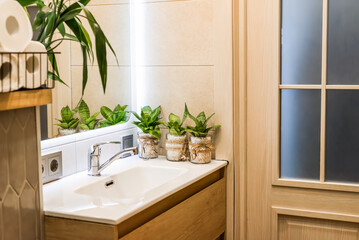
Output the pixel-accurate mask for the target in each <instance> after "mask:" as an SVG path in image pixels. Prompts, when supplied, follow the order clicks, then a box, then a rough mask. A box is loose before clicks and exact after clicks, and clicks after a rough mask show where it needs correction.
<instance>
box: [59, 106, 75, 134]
mask: <svg viewBox="0 0 359 240" xmlns="http://www.w3.org/2000/svg"><path fill="white" fill-rule="evenodd" d="M75 114H76V111H72V110H71V109H70V108H69V106H66V107H63V108H62V109H61V118H62V119H61V120H60V119H56V120H57V121H59V122H60V123H58V124H56V125H57V126H60V127H61V128H63V129H75V128H77V126H78V125H79V121H80V120H79V119H78V118H74V115H75Z"/></svg>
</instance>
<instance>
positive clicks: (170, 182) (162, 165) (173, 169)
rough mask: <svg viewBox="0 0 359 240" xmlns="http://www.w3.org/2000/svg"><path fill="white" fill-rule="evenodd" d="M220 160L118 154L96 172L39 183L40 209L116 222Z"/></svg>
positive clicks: (209, 170) (216, 166) (56, 214)
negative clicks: (198, 161) (194, 161)
mask: <svg viewBox="0 0 359 240" xmlns="http://www.w3.org/2000/svg"><path fill="white" fill-rule="evenodd" d="M226 164H227V162H226V161H212V162H211V163H209V164H192V163H190V162H170V161H167V160H166V159H165V157H159V158H158V159H151V160H147V161H144V160H142V159H140V158H138V156H132V157H128V158H125V159H120V160H117V161H115V162H114V163H112V164H111V165H110V166H108V167H107V168H106V169H105V170H104V171H103V172H102V173H101V175H102V176H99V177H95V176H88V175H87V172H86V171H84V172H80V173H77V174H74V175H70V176H68V177H64V178H62V179H60V180H58V181H55V182H52V183H48V184H46V185H44V186H43V199H44V204H43V205H44V212H45V215H47V216H54V217H62V218H71V219H78V220H84V221H92V222H99V223H107V224H118V223H120V222H122V221H124V220H126V219H127V218H129V217H131V216H133V215H135V214H136V213H138V212H140V211H142V210H144V209H146V208H147V207H149V206H151V205H153V204H155V203H156V202H158V201H160V200H162V199H164V198H166V197H167V196H170V195H171V194H173V193H175V192H177V191H179V190H181V189H183V188H185V187H187V186H189V185H190V184H192V183H194V182H196V181H198V180H199V179H201V178H203V177H205V176H207V175H209V174H210V173H212V172H214V171H216V170H218V169H220V168H222V167H224V166H225V165H226Z"/></svg>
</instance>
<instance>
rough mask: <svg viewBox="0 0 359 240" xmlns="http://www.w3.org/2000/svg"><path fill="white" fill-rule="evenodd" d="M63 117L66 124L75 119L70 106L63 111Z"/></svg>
mask: <svg viewBox="0 0 359 240" xmlns="http://www.w3.org/2000/svg"><path fill="white" fill-rule="evenodd" d="M61 117H62V119H63V120H64V121H66V122H70V121H71V119H72V117H73V113H72V111H71V109H70V108H69V106H66V107H64V108H62V109H61Z"/></svg>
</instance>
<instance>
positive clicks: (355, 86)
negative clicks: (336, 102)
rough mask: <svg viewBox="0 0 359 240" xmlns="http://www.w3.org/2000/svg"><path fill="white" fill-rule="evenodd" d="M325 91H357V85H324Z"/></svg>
mask: <svg viewBox="0 0 359 240" xmlns="http://www.w3.org/2000/svg"><path fill="white" fill-rule="evenodd" d="M326 89H338V90H339V89H343V90H359V85H326Z"/></svg>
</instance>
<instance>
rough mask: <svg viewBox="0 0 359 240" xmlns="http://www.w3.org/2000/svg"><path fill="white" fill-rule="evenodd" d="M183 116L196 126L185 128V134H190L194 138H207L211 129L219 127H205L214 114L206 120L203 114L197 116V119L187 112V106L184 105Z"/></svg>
mask: <svg viewBox="0 0 359 240" xmlns="http://www.w3.org/2000/svg"><path fill="white" fill-rule="evenodd" d="M185 114H187V115H188V116H189V117H190V118H191V119H192V120H193V121H194V122H195V124H196V126H194V127H192V126H187V127H186V132H189V133H191V134H192V135H193V136H195V137H207V135H208V132H209V131H210V130H211V129H215V128H219V127H221V125H215V126H213V127H207V124H208V121H209V120H210V119H211V118H212V117H213V115H214V113H212V115H211V116H209V117H208V118H207V117H206V114H205V113H204V112H201V113H200V114H198V116H197V117H194V116H193V115H192V114H191V113H190V112H189V111H188V107H187V104H186V105H185Z"/></svg>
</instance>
